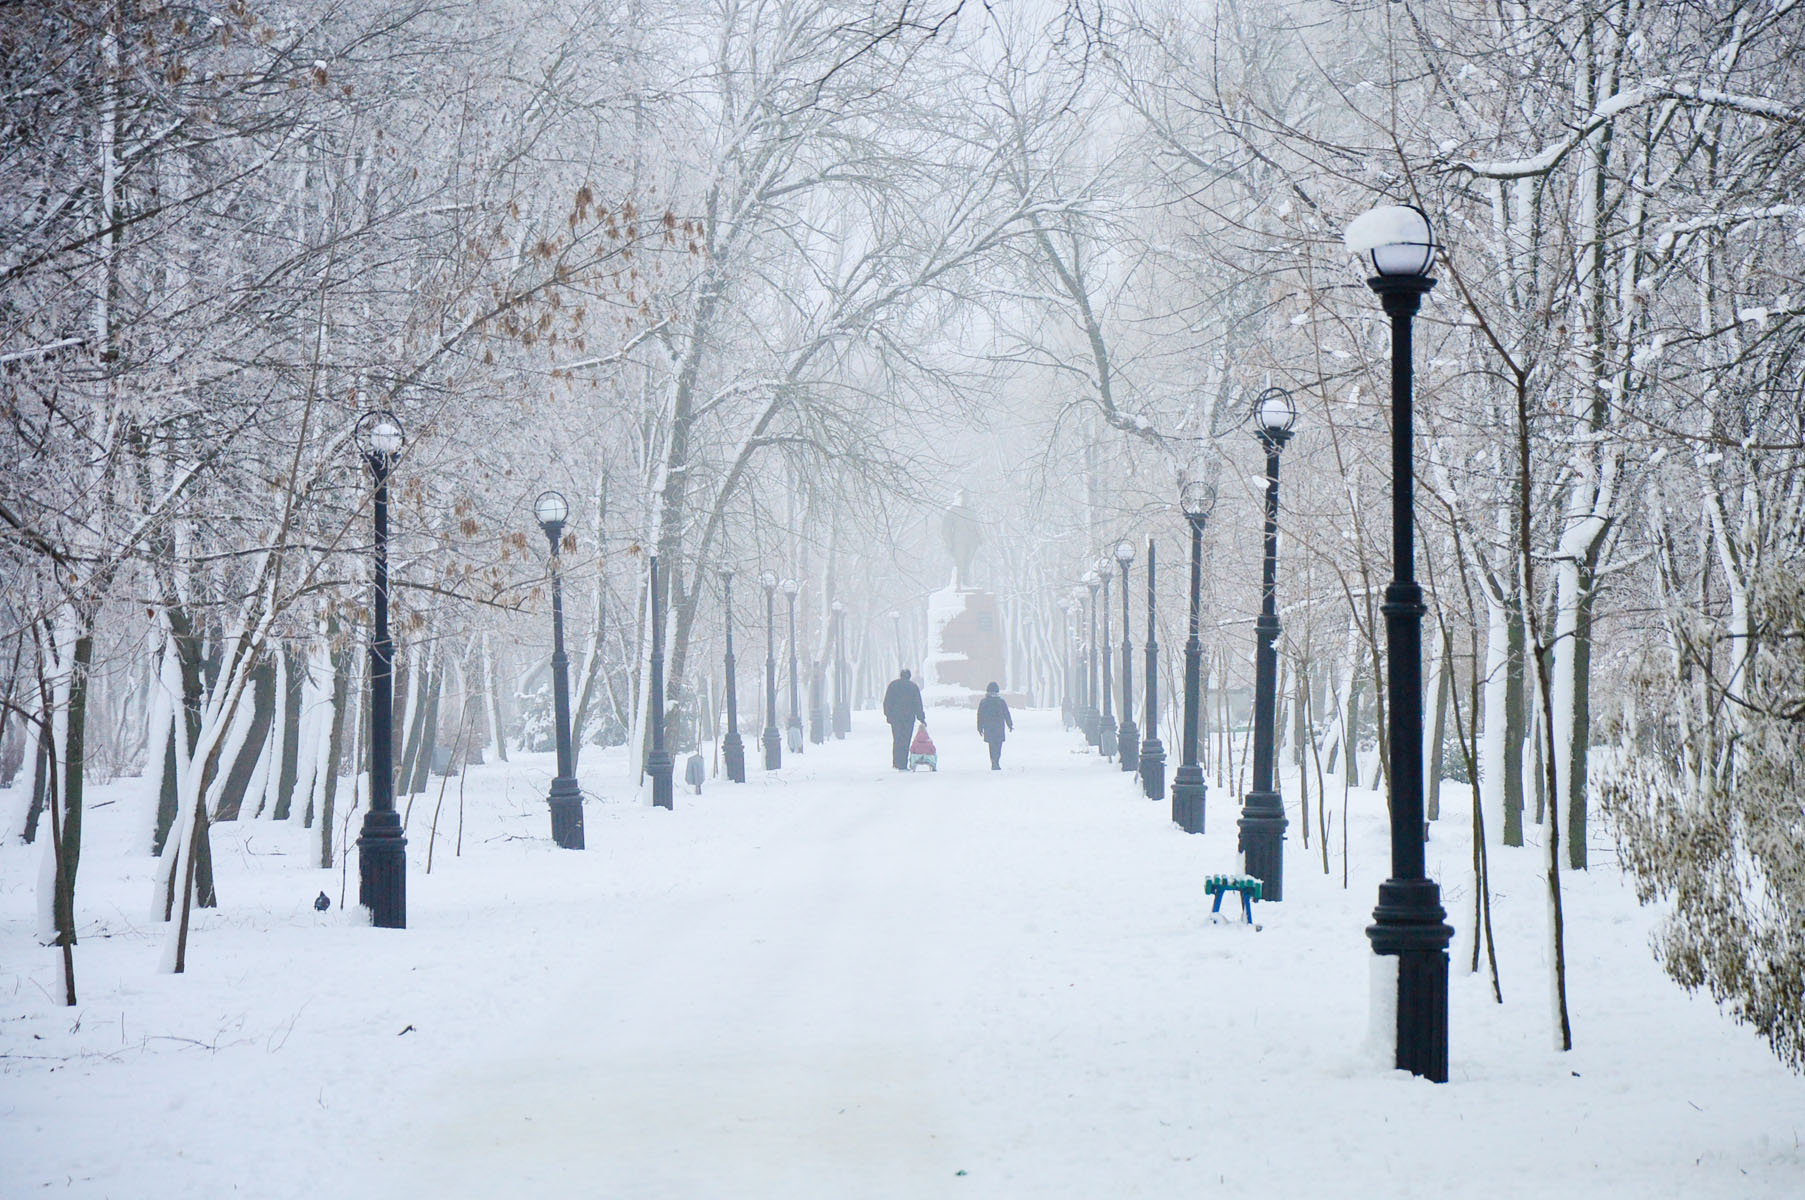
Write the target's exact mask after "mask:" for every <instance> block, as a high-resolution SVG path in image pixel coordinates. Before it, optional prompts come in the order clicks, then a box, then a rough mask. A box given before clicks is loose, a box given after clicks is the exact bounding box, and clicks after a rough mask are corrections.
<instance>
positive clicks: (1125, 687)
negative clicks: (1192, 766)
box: [1116, 542, 1141, 771]
mask: <svg viewBox="0 0 1805 1200" xmlns="http://www.w3.org/2000/svg"><path fill="white" fill-rule="evenodd" d="M1116 562H1117V563H1119V564H1121V567H1122V727H1121V729H1120V730H1118V731H1117V733H1116V743H1117V745H1118V746H1119V747H1120V748H1121V752H1122V769H1123V770H1124V771H1133V770H1135V769H1136V768H1138V767H1139V766H1140V765H1141V742H1140V739H1141V731H1140V729H1138V728H1137V727H1136V726H1135V723H1134V642H1133V641H1131V640H1130V639H1129V635H1128V568H1129V567H1130V566H1131V565H1133V563H1134V543H1132V542H1118V543H1116Z"/></svg>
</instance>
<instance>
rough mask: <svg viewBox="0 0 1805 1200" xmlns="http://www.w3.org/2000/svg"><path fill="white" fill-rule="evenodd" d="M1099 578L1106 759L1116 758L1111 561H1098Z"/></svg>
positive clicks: (1101, 729) (1100, 727)
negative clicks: (1111, 655)
mask: <svg viewBox="0 0 1805 1200" xmlns="http://www.w3.org/2000/svg"><path fill="white" fill-rule="evenodd" d="M1097 577H1098V578H1099V579H1101V580H1102V581H1103V640H1102V641H1101V642H1099V643H1097V645H1098V648H1099V649H1100V650H1101V651H1102V661H1103V686H1102V695H1103V714H1102V716H1100V717H1098V718H1097V749H1099V750H1101V751H1102V752H1103V757H1104V758H1114V757H1115V756H1116V714H1115V701H1114V700H1113V699H1112V697H1113V696H1114V695H1115V683H1114V681H1113V680H1112V679H1111V678H1110V671H1109V649H1110V647H1109V560H1108V559H1107V558H1100V559H1098V560H1097Z"/></svg>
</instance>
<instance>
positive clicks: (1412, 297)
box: [1347, 205, 1454, 1083]
mask: <svg viewBox="0 0 1805 1200" xmlns="http://www.w3.org/2000/svg"><path fill="white" fill-rule="evenodd" d="M1347 246H1348V249H1349V250H1352V251H1353V252H1354V253H1356V254H1362V255H1364V256H1365V257H1366V258H1367V260H1368V261H1369V262H1370V263H1371V265H1372V268H1373V272H1374V274H1373V276H1372V277H1371V278H1370V279H1368V280H1367V281H1366V282H1367V285H1368V286H1369V287H1371V288H1372V289H1373V291H1375V292H1377V293H1378V295H1379V302H1380V304H1381V305H1382V306H1383V307H1384V309H1385V315H1386V316H1388V317H1390V318H1391V553H1392V581H1391V584H1390V585H1389V586H1388V587H1386V589H1385V603H1384V604H1383V605H1382V606H1381V608H1380V611H1381V612H1383V613H1384V614H1385V645H1386V657H1387V660H1388V662H1389V667H1390V669H1389V671H1388V672H1387V678H1386V681H1385V691H1386V701H1387V704H1388V708H1389V711H1388V712H1387V714H1386V715H1387V718H1388V720H1387V728H1386V738H1387V740H1388V742H1389V745H1390V751H1391V878H1390V879H1387V880H1386V881H1385V882H1384V883H1382V884H1380V885H1379V903H1378V906H1377V907H1376V908H1374V909H1373V923H1372V924H1371V925H1369V926H1367V929H1366V936H1367V937H1369V938H1370V939H1372V945H1373V953H1375V954H1379V955H1386V956H1392V957H1395V958H1396V960H1397V1030H1396V1036H1397V1059H1396V1062H1397V1066H1398V1068H1399V1069H1400V1070H1404V1071H1409V1072H1410V1073H1411V1074H1413V1075H1421V1076H1423V1077H1424V1078H1426V1079H1429V1080H1432V1081H1434V1082H1436V1083H1445V1082H1447V1079H1448V941H1449V939H1451V938H1452V937H1453V936H1454V931H1453V930H1452V929H1450V928H1449V927H1448V923H1447V915H1448V914H1447V913H1446V912H1445V911H1444V910H1443V909H1442V905H1441V889H1440V888H1438V887H1437V886H1436V884H1435V882H1434V880H1432V879H1430V878H1429V876H1428V870H1427V868H1426V864H1425V854H1424V851H1423V842H1424V840H1425V831H1424V829H1423V646H1422V623H1423V612H1424V606H1423V594H1422V589H1421V588H1420V587H1418V586H1417V582H1416V531H1415V528H1414V511H1413V510H1414V504H1415V498H1416V497H1415V492H1416V481H1415V476H1414V473H1413V469H1412V461H1411V459H1412V453H1413V449H1414V446H1413V440H1414V431H1413V429H1412V411H1411V385H1412V377H1411V345H1410V332H1411V331H1410V325H1411V318H1412V317H1414V316H1415V315H1416V311H1417V309H1418V308H1419V307H1421V305H1422V300H1423V297H1424V296H1425V295H1427V294H1428V292H1429V289H1430V288H1432V287H1434V286H1435V280H1434V279H1432V278H1430V276H1429V268H1430V266H1431V264H1432V263H1433V262H1434V260H1435V238H1434V235H1433V234H1432V232H1431V230H1430V228H1429V218H1428V217H1427V216H1426V215H1424V213H1423V211H1422V210H1421V209H1418V208H1406V207H1401V206H1396V205H1386V206H1384V207H1381V208H1376V209H1374V210H1373V211H1372V212H1369V213H1367V214H1366V215H1365V216H1363V217H1360V218H1358V219H1357V220H1355V221H1354V222H1353V223H1352V224H1350V225H1349V226H1348V230H1347Z"/></svg>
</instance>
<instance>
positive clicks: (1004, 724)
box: [978, 683, 1015, 771]
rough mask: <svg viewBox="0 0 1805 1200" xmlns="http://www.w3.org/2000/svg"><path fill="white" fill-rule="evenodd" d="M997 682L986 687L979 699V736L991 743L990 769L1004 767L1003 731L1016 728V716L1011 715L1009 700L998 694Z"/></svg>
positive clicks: (999, 769)
mask: <svg viewBox="0 0 1805 1200" xmlns="http://www.w3.org/2000/svg"><path fill="white" fill-rule="evenodd" d="M998 691H999V689H998V688H997V685H996V684H994V683H993V684H991V685H990V686H989V687H987V688H985V689H984V698H983V699H982V700H980V701H978V736H979V737H981V738H983V739H984V740H985V741H986V742H989V743H990V769H991V770H993V771H1001V770H1002V769H1003V736H1004V734H1003V731H1004V730H1005V729H1008V730H1010V731H1013V730H1014V729H1015V718H1014V717H1012V716H1010V715H1009V701H1007V700H1005V699H1003V698H1002V696H1000V695H998V694H997V693H998Z"/></svg>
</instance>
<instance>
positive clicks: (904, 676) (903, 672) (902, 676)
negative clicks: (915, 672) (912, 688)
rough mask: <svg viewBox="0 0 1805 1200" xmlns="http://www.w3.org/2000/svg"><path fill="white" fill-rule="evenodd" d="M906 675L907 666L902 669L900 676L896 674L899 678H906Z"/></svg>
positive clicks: (907, 675)
mask: <svg viewBox="0 0 1805 1200" xmlns="http://www.w3.org/2000/svg"><path fill="white" fill-rule="evenodd" d="M908 677H909V668H907V667H904V668H903V669H902V674H901V675H900V676H898V678H899V679H907V678H908Z"/></svg>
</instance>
